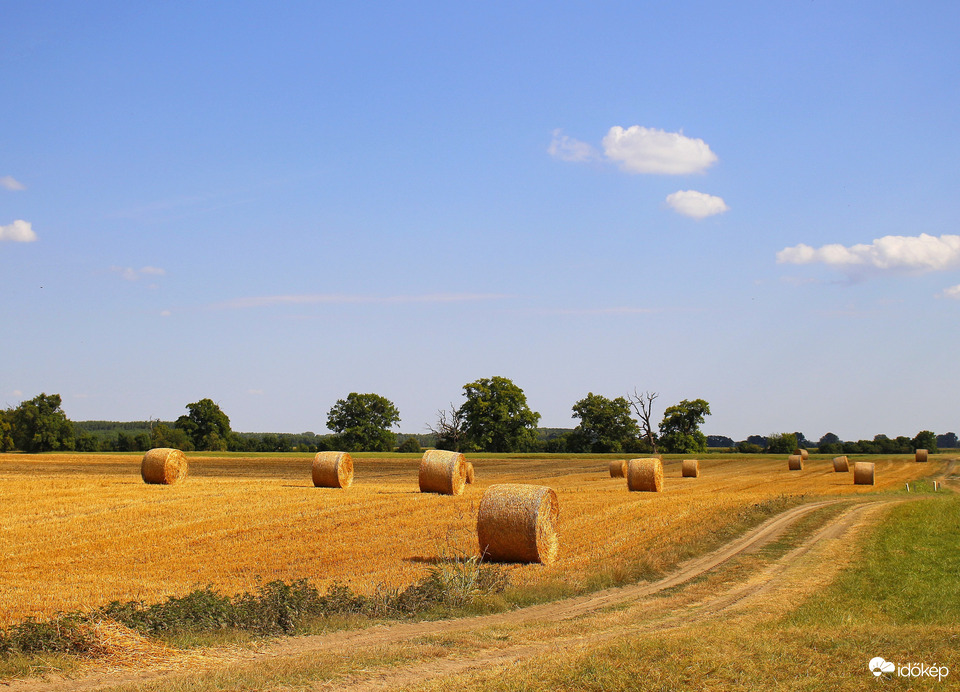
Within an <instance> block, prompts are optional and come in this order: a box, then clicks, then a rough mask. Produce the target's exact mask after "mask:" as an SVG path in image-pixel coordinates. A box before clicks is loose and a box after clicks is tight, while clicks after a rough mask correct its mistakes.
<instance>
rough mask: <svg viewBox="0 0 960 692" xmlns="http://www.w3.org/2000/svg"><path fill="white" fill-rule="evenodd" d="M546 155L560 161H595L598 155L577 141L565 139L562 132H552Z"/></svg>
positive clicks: (591, 148)
mask: <svg viewBox="0 0 960 692" xmlns="http://www.w3.org/2000/svg"><path fill="white" fill-rule="evenodd" d="M547 153H549V154H550V156H552V157H553V158H555V159H560V160H561V161H577V162H583V161H596V160H597V159H599V158H600V154H599V153H598V152H597V150H596V149H594V148H593V147H592V146H590V145H589V144H587V143H586V142H581V141H580V140H578V139H573V138H572V137H567V136H566V135H565V134H563V133H562V130H559V129H557V130H554V131H553V139H552V140H551V141H550V146H549V147H547Z"/></svg>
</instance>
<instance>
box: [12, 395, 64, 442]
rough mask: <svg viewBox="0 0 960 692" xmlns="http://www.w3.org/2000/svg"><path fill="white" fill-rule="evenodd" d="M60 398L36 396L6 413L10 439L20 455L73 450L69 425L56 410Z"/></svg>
mask: <svg viewBox="0 0 960 692" xmlns="http://www.w3.org/2000/svg"><path fill="white" fill-rule="evenodd" d="M60 403H61V399H60V395H59V394H51V395H50V396H47V395H46V394H38V395H37V396H35V397H34V398H33V399H31V400H30V401H24V402H23V403H21V404H20V405H19V406H17V407H16V408H15V409H12V410H11V411H10V412H9V413H8V420H9V422H10V426H11V437H12V439H13V444H14V446H15V447H16V448H17V449H21V450H23V451H24V452H55V451H57V450H61V449H73V447H74V444H75V443H76V440H75V438H74V435H73V423H71V422H70V421H69V420H67V414H65V413H64V412H63V410H62V409H61V408H60Z"/></svg>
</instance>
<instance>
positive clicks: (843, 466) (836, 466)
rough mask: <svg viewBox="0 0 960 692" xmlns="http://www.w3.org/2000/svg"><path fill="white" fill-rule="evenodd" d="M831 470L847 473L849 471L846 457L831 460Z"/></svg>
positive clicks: (848, 462)
mask: <svg viewBox="0 0 960 692" xmlns="http://www.w3.org/2000/svg"><path fill="white" fill-rule="evenodd" d="M833 470H834V471H836V472H837V473H840V472H847V471H849V470H850V460H849V459H847V457H845V456H843V457H834V458H833Z"/></svg>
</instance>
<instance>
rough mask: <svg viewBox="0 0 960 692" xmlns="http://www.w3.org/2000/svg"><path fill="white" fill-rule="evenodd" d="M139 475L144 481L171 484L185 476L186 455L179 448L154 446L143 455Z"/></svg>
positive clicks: (155, 483) (154, 483)
mask: <svg viewBox="0 0 960 692" xmlns="http://www.w3.org/2000/svg"><path fill="white" fill-rule="evenodd" d="M140 476H141V478H143V482H144V483H150V484H152V485H173V484H174V483H178V482H179V481H182V480H183V479H184V478H186V477H187V457H186V456H184V454H183V452H181V451H180V450H179V449H170V448H168V447H156V448H154V449H151V450H150V451H148V452H147V453H146V454H144V455H143V461H141V462H140Z"/></svg>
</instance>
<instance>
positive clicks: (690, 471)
mask: <svg viewBox="0 0 960 692" xmlns="http://www.w3.org/2000/svg"><path fill="white" fill-rule="evenodd" d="M680 469H681V470H680V475H681V477H683V478H699V477H700V460H699V459H684V460H683V465H682V466H681V467H680Z"/></svg>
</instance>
